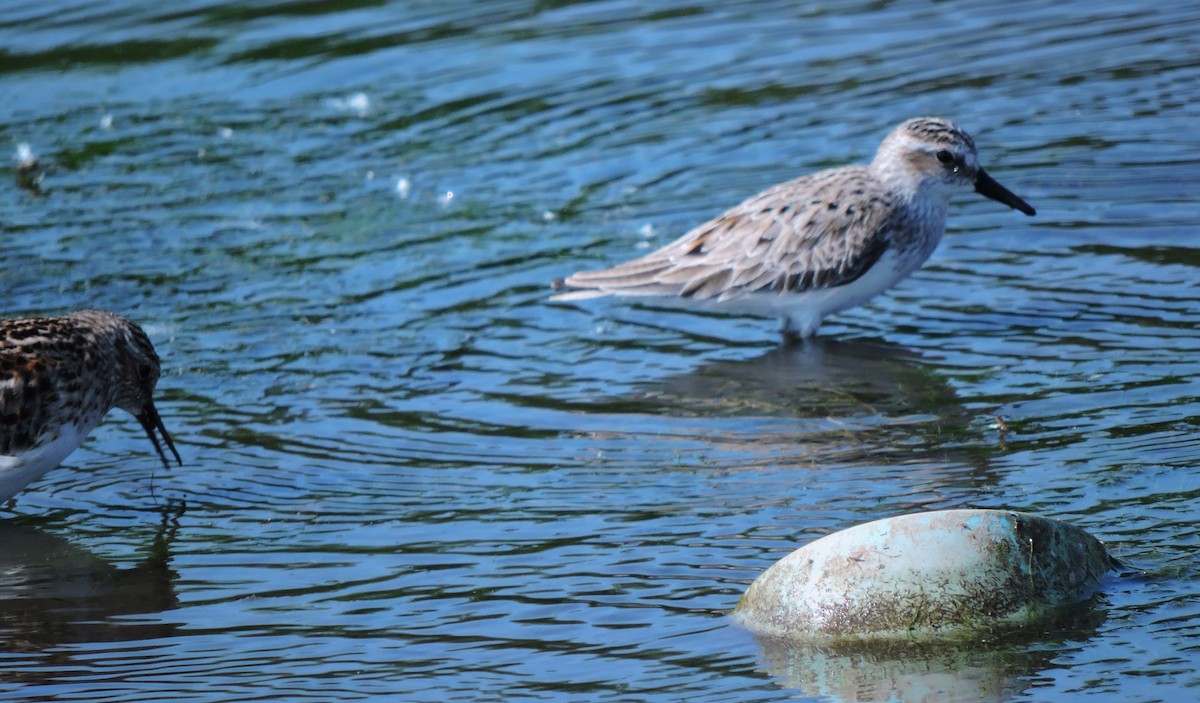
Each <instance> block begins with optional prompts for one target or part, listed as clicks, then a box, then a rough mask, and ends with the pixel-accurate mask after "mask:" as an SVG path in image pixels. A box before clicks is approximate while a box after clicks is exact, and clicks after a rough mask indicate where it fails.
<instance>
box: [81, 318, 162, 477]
mask: <svg viewBox="0 0 1200 703" xmlns="http://www.w3.org/2000/svg"><path fill="white" fill-rule="evenodd" d="M74 316H75V317H88V318H90V320H91V321H92V322H93V324H94V325H96V326H97V327H99V328H101V329H103V330H107V332H108V334H111V335H112V343H113V347H114V348H115V350H116V358H117V368H116V388H115V397H114V401H113V405H115V406H116V407H118V408H121V409H122V410H125V411H126V412H128V413H130V414H132V415H133V416H134V417H136V418H137V420H138V422H139V423H141V425H142V428H143V429H145V430H146V434H147V436H149V437H150V442H151V443H152V444H153V445H154V449H155V451H157V452H158V456H159V457H160V458H161V459H162V462H163V466H168V467H169V466H170V462H169V461H167V455H166V453H164V452H163V448H162V445H161V444H159V441H158V435H157V434H156V432H157V433H161V434H162V439H163V442H164V443H166V445H167V448H168V449H170V450H171V453H172V454H173V455H174V456H175V461H177V462H179V464H180V465H181V466H182V465H183V459H181V458H180V457H179V452H178V451H176V449H175V443H174V442H173V441H172V440H171V435H170V434H168V433H167V428H166V426H165V425H163V421H162V418H161V417H159V415H158V409H157V408H155V407H154V387H155V386H156V385H157V384H158V375H159V372H160V366H159V361H158V354H157V353H155V351H154V345H153V344H151V343H150V338H149V337H147V336H146V333H145V332H143V331H142V328H141V327H138V326H137V325H136V324H134V323H133V322H130V321H129V320H127V319H125V318H123V317H121V316H120V315H115V314H113V313H111V312H104V311H98V310H86V311H83V312H79V313H75V315H74Z"/></svg>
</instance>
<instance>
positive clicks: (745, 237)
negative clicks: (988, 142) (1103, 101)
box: [551, 117, 1035, 339]
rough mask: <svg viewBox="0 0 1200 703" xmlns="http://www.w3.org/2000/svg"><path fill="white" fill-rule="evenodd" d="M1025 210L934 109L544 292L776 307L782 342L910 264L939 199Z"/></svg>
mask: <svg viewBox="0 0 1200 703" xmlns="http://www.w3.org/2000/svg"><path fill="white" fill-rule="evenodd" d="M969 187H971V188H974V189H975V192H977V193H979V194H981V195H984V196H987V197H989V198H991V199H993V200H997V201H999V202H1002V203H1004V204H1005V205H1008V206H1009V207H1012V208H1014V209H1016V210H1020V211H1021V212H1023V213H1025V214H1026V215H1033V214H1035V212H1034V209H1033V208H1032V207H1030V206H1029V204H1028V203H1026V202H1025V201H1024V200H1022V199H1021V198H1019V197H1017V196H1016V195H1014V194H1013V193H1011V192H1010V191H1009V190H1008V189H1007V188H1005V187H1004V186H1002V185H1000V184H999V183H997V182H996V181H994V180H992V177H991V176H989V175H988V174H987V172H986V171H984V170H983V167H981V166H980V165H979V154H978V152H976V150H975V142H974V141H973V140H972V139H971V137H970V135H968V134H967V133H966V132H964V131H963V130H962V129H961V128H959V127H958V125H956V124H954V123H953V122H951V121H949V120H945V119H940V118H936V117H917V118H915V119H911V120H908V121H907V122H904V123H902V124H901V125H900V126H899V127H896V129H894V130H892V133H891V134H889V135H888V136H887V138H886V139H884V140H883V143H882V144H880V145H879V150H878V151H877V152H876V153H875V159H874V160H873V161H872V162H871V163H870V164H869V165H867V166H844V167H842V168H834V169H829V170H827V171H821V172H819V173H814V174H812V175H809V176H803V177H801V178H797V179H796V180H793V181H788V182H787V183H782V184H780V185H777V186H775V187H773V188H771V189H769V190H766V191H763V192H762V193H759V194H758V195H756V196H754V197H752V198H750V199H749V200H747V201H745V202H744V203H742V204H741V205H738V206H737V207H735V208H733V209H732V210H729V211H727V212H725V213H724V214H722V215H721V216H719V217H717V218H716V219H713V220H710V221H708V222H706V223H704V224H703V225H700V226H699V227H697V228H695V229H693V230H692V231H690V232H688V233H687V234H685V235H683V236H682V237H680V238H679V239H676V240H675V241H674V242H671V243H670V244H668V245H666V246H664V247H663V248H661V249H659V250H657V251H654V252H651V253H649V254H647V255H645V256H643V257H641V258H638V259H634V260H633V261H629V262H626V263H624V264H620V265H619V266H614V267H613V268H610V269H604V270H602V271H584V272H580V273H576V274H574V275H573V276H570V277H568V278H567V279H566V280H565V281H556V282H555V289H556V290H560V291H563V292H561V293H559V294H557V295H555V296H553V297H552V298H551V300H561V301H568V300H585V299H588V298H598V297H603V296H608V295H616V296H631V297H646V298H653V299H654V300H655V302H677V303H686V304H697V305H702V306H706V307H710V308H712V309H718V310H727V311H733V312H747V313H752V314H758V315H778V316H781V317H782V318H783V333H784V335H785V336H786V337H788V338H793V339H794V338H797V337H800V338H805V337H812V336H814V335H815V334H816V333H817V330H818V328H820V326H821V321H822V320H823V319H825V317H826V316H828V315H831V314H833V313H835V312H839V311H842V310H845V309H847V308H850V307H854V306H855V305H859V304H861V303H863V302H865V301H867V300H868V299H870V298H872V297H874V296H875V295H878V294H879V293H882V292H883V291H885V290H887V289H888V288H891V287H892V286H894V285H895V284H896V283H898V282H899V281H901V280H902V279H904V277H906V276H908V275H909V274H910V273H912V272H913V271H915V270H916V269H918V268H920V266H921V264H923V263H925V260H926V259H928V258H929V255H930V254H932V253H933V250H934V249H936V248H937V245H938V242H940V241H941V239H942V233H943V232H944V231H945V229H946V209H947V206H948V205H949V202H950V195H951V194H952V193H953V192H954V191H955V190H959V189H964V188H969Z"/></svg>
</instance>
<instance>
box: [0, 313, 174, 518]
mask: <svg viewBox="0 0 1200 703" xmlns="http://www.w3.org/2000/svg"><path fill="white" fill-rule="evenodd" d="M158 374H159V364H158V355H157V354H155V353H154V346H153V345H152V344H150V338H149V337H147V336H146V333H145V332H143V331H142V328H140V327H138V326H137V325H135V324H134V323H132V322H130V321H129V320H126V319H125V318H123V317H121V316H119V315H115V314H113V313H111V312H104V311H100V310H84V311H81V312H76V313H72V314H70V315H66V316H65V317H48V318H28V319H18V320H0V501H5V500H8V499H9V498H11V497H12V496H14V495H16V494H17V493H18V492H20V491H21V489H23V488H25V486H27V485H29V484H30V483H32V482H33V481H35V480H37V479H38V478H41V477H42V475H44V474H45V473H46V472H47V471H49V470H50V469H53V468H54V467H55V466H58V464H59V463H60V462H62V460H63V459H65V458H66V456H67V455H68V454H70V453H71V452H72V451H74V450H75V448H76V447H78V446H79V445H80V443H81V442H83V440H84V439H86V438H87V435H88V433H89V432H91V431H92V429H94V428H95V427H96V426H97V425H99V424H100V420H101V419H102V418H103V417H104V416H105V415H106V414H107V413H108V411H109V410H111V409H112V408H114V407H117V408H121V409H122V410H126V411H128V412H130V413H132V414H133V415H134V416H135V417H137V419H138V422H140V423H141V424H142V427H143V428H145V430H146V434H147V435H149V436H150V441H151V443H153V444H154V449H155V450H156V451H157V452H158V456H159V457H160V458H161V459H162V462H163V466H170V463H169V462H168V461H167V456H166V454H165V453H164V452H163V448H162V445H160V444H159V441H158V437H157V436H156V435H155V432H156V431H157V432H160V433H162V438H163V441H164V442H165V443H166V445H167V448H169V449H170V450H171V453H172V454H173V455H174V456H175V461H177V462H179V463H180V464H181V465H182V464H183V460H182V459H180V458H179V452H178V451H176V450H175V443H174V442H172V441H171V435H169V434H167V428H166V427H165V426H164V425H163V422H162V419H161V418H160V417H159V416H158V410H156V409H155V407H154V399H153V394H154V386H155V384H156V383H158Z"/></svg>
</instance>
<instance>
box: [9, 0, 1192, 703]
mask: <svg viewBox="0 0 1200 703" xmlns="http://www.w3.org/2000/svg"><path fill="white" fill-rule="evenodd" d="M127 5H128V3H124V2H116V1H113V2H107V3H105V2H66V1H63V2H55V1H51V2H46V1H42V2H29V1H27V0H16V1H15V2H8V3H6V5H5V12H4V14H3V17H0V46H2V47H4V48H3V50H0V94H2V95H3V96H4V99H3V100H0V139H2V142H0V143H2V144H4V145H6V146H5V147H4V148H5V149H7V150H10V151H12V152H15V151H16V149H17V145H18V144H21V143H27V144H28V145H29V146H30V148H31V149H32V150H33V151H34V152H35V153H36V154H37V155H38V156H39V157H40V169H39V171H38V173H37V175H38V176H39V177H40V182H39V183H37V184H35V183H33V182H32V180H31V179H28V178H27V179H24V180H21V179H19V178H18V177H17V176H16V175H15V169H12V168H11V167H10V170H9V174H10V177H9V178H8V179H7V185H6V186H4V187H0V245H2V247H3V251H4V255H3V265H2V267H0V284H2V285H3V286H4V290H5V291H6V292H7V297H6V303H7V304H6V305H5V309H4V310H3V313H4V314H5V315H6V316H17V315H32V314H51V313H61V312H63V311H67V310H72V309H77V308H81V307H89V306H90V307H101V308H109V309H113V310H116V311H120V312H122V313H124V314H126V315H128V316H130V317H131V318H133V319H135V320H137V321H139V322H140V323H142V324H143V325H144V326H145V327H146V329H147V331H148V332H149V334H150V336H151V337H152V338H153V339H154V341H155V343H156V345H157V347H158V350H159V353H160V355H161V356H162V357H163V359H164V374H163V378H162V380H161V381H160V384H159V388H160V395H161V398H162V399H161V400H160V401H159V409H160V410H161V412H162V415H163V417H164V419H165V421H166V423H167V425H168V427H169V428H170V429H171V431H172V432H173V434H174V437H175V439H176V442H177V444H178V446H179V448H180V452H181V453H182V454H183V455H184V460H185V466H184V467H183V468H179V469H172V470H171V471H169V472H164V471H163V470H162V469H161V468H159V467H158V462H157V459H156V457H154V455H153V453H152V449H151V448H150V446H149V444H148V442H147V441H146V438H145V436H144V435H142V434H141V430H140V428H139V427H138V426H137V424H136V423H135V422H133V421H132V420H131V419H130V418H128V417H126V416H123V415H119V414H117V413H114V415H113V417H112V418H110V420H109V422H108V423H106V424H105V425H104V426H102V427H101V428H100V429H99V430H97V431H96V432H95V433H94V434H93V436H92V438H91V440H90V441H89V442H88V444H87V445H86V446H85V447H84V448H82V449H81V450H79V451H77V452H76V453H75V454H73V455H72V456H71V457H70V459H69V460H68V462H67V465H66V466H64V467H61V468H60V469H58V470H56V471H54V472H51V473H50V474H49V475H47V477H46V478H45V479H44V480H42V481H41V482H40V483H38V484H37V485H35V486H34V487H32V488H31V489H30V490H28V491H26V492H25V493H23V494H22V495H20V496H18V498H17V499H16V501H15V503H13V504H12V505H10V506H9V510H8V513H7V514H6V517H5V519H4V520H3V522H2V523H0V531H3V533H4V534H3V536H2V537H0V545H2V546H3V548H4V550H5V553H4V554H0V560H2V561H3V563H4V565H5V568H4V570H3V573H4V578H3V580H2V581H0V672H2V673H0V691H2V692H3V693H4V695H5V697H6V699H7V700H21V701H35V700H36V701H55V700H90V701H107V700H121V701H131V700H161V699H163V698H167V697H170V698H171V699H172V700H180V701H206V702H208V701H245V700H250V699H264V700H412V701H422V700H436V701H445V700H456V701H458V700H462V701H486V700H586V701H593V700H622V701H625V700H630V701H632V700H638V701H664V702H665V701H677V700H680V699H683V698H687V699H689V700H694V701H700V700H712V701H725V700H734V699H736V700H739V701H767V700H784V699H794V698H797V697H798V698H800V699H802V700H803V699H807V700H812V699H816V698H817V697H819V696H822V695H831V696H833V699H834V700H843V701H849V700H872V699H881V698H894V699H909V700H911V699H915V698H917V697H918V696H920V695H924V694H925V692H927V691H928V690H930V689H932V690H936V691H940V693H938V694H936V695H937V696H938V697H939V698H940V699H943V700H952V699H960V700H1021V701H1061V700H1069V699H1083V700H1122V701H1157V700H1163V701H1175V700H1187V699H1190V698H1193V697H1194V696H1195V691H1196V690H1197V687H1198V686H1200V676H1198V675H1197V674H1196V670H1197V669H1198V668H1200V647H1198V646H1197V645H1196V641H1197V636H1198V635H1200V579H1198V578H1197V573H1196V563H1197V562H1196V556H1195V554H1196V550H1197V547H1200V528H1197V525H1198V524H1200V507H1197V503H1198V501H1197V498H1200V468H1197V463H1198V462H1197V458H1198V457H1200V439H1198V434H1197V426H1198V425H1200V383H1198V382H1197V381H1196V380H1195V379H1196V376H1197V372H1198V371H1200V361H1198V360H1197V359H1194V358H1192V356H1191V355H1192V354H1195V353H1196V352H1197V351H1198V350H1200V332H1198V331H1197V322H1198V321H1200V275H1198V272H1197V267H1200V253H1198V250H1196V249H1193V248H1192V247H1193V246H1194V241H1195V240H1196V235H1197V234H1198V233H1200V226H1198V225H1197V222H1200V204H1198V203H1197V199H1196V197H1195V195H1196V189H1195V183H1197V182H1198V180H1200V166H1198V165H1197V164H1198V163H1200V161H1198V159H1197V141H1196V128H1195V125H1197V124H1200V101H1197V99H1196V96H1197V93H1198V89H1200V39H1198V38H1197V37H1200V5H1196V4H1194V3H1175V4H1172V5H1171V6H1170V8H1169V9H1163V8H1153V7H1149V6H1147V7H1145V8H1137V7H1132V8H1131V7H1130V6H1129V5H1128V4H1126V3H1117V2H1107V3H1094V4H1092V5H1089V6H1086V7H1084V6H1079V5H1072V6H1063V7H1061V8H1058V9H1055V8H1048V7H1044V6H1042V4H1040V3H1038V4H1035V3H1016V4H1013V3H1007V4H1003V5H999V6H997V5H996V4H995V3H983V2H961V3H939V4H935V5H927V4H925V3H916V2H890V3H865V2H864V3H838V4H826V5H819V4H816V5H802V6H797V5H796V4H795V3H788V2H773V1H764V2H753V3H751V2H741V3H721V4H714V6H713V7H707V6H705V5H702V4H689V3H674V2H661V3H653V5H651V6H649V7H653V9H652V10H651V9H647V7H648V6H647V5H646V4H645V3H631V2H619V1H613V2H574V3H572V2H539V3H533V2H507V1H497V2H489V3H468V2H458V3H453V2H452V3H445V2H438V3H433V2H408V3H386V2H377V1H373V0H372V1H364V0H344V1H341V2H335V1H319V0H318V1H307V2H299V1H297V2H274V3H248V2H247V3H216V2H197V1H190V2H189V1H185V2H179V3H171V4H160V3H140V4H137V5H136V6H135V7H132V8H130V7H128V6H127ZM926 113H933V114H942V115H946V116H949V117H953V118H954V119H956V120H957V121H959V122H960V123H961V124H962V125H963V126H964V127H966V128H967V129H968V130H970V131H971V132H972V133H973V134H974V136H975V138H976V141H977V143H978V144H979V145H980V149H981V152H982V156H983V158H984V161H985V163H986V164H988V167H989V171H990V172H991V173H992V174H993V175H994V176H996V178H997V179H998V180H1000V181H1001V182H1002V183H1004V184H1005V185H1007V186H1008V187H1009V188H1010V189H1012V190H1013V191H1014V192H1016V193H1018V194H1020V195H1021V196H1023V197H1025V198H1026V199H1027V200H1029V201H1030V202H1031V203H1032V204H1033V205H1034V206H1035V207H1037V209H1038V216H1037V217H1036V218H1025V217H1023V216H1021V215H1019V214H1017V213H1014V212H1012V211H1009V210H1007V209H1006V208H1004V207H1002V206H999V205H998V204H997V203H994V202H990V201H986V200H983V199H980V198H977V197H975V196H969V195H965V194H964V195H963V196H961V197H960V198H959V199H958V200H957V201H956V202H955V204H954V205H953V206H952V213H951V220H950V232H949V234H948V236H947V238H946V240H945V241H944V242H943V244H942V246H941V248H940V249H939V251H938V253H937V254H935V256H934V258H933V259H932V260H931V262H930V263H929V264H928V265H927V266H926V267H925V268H924V269H923V270H921V271H920V272H918V273H917V274H916V275H915V276H914V277H913V278H912V279H910V280H909V281H907V282H906V283H905V284H903V285H902V286H901V287H900V288H899V289H897V290H895V291H893V292H892V293H890V294H889V295H886V296H884V297H882V298H879V299H877V300H876V301H874V302H873V303H871V304H870V305H868V306H866V307H863V308H860V309H857V310H854V311H851V312H848V313H846V314H843V315H841V316H838V317H836V318H834V319H832V320H830V321H829V323H827V325H826V327H825V328H824V339H823V342H822V343H821V344H819V345H817V346H815V347H813V348H808V349H799V350H786V349H782V348H780V346H779V344H778V340H777V336H776V333H775V324H776V323H775V322H774V321H771V320H760V319H752V318H741V317H731V316H721V315H715V314H707V313H699V312H683V311H662V310H655V309H651V308H646V307H638V306H632V305H625V304H613V305H595V306H583V305H571V306H561V305H551V304H548V303H547V302H546V297H547V294H548V282H549V281H550V280H552V279H553V278H555V277H557V276H561V275H564V274H566V273H570V272H571V271H574V270H577V269H580V268H588V267H598V266H603V265H607V264H611V263H615V262H618V261H621V260H624V259H626V258H629V257H631V256H633V255H635V254H637V253H638V252H640V251H642V250H644V249H645V248H646V247H649V246H655V245H658V244H662V243H665V242H666V241H669V240H670V239H671V238H672V237H674V236H676V235H677V234H679V233H681V232H682V231H684V230H686V229H687V228H688V227H690V226H692V225H694V224H697V223H699V222H701V221H703V220H704V219H706V218H708V217H710V216H712V215H714V214H716V213H718V212H719V211H721V210H722V209H724V208H726V207H729V206H731V205H734V204H736V203H737V202H738V201H739V200H740V199H742V198H744V197H746V196H748V195H750V194H752V193H754V192H756V191H758V190H760V189H762V188H764V187H766V186H768V185H771V184H773V183H777V182H780V181H783V180H786V179H789V178H792V177H794V176H796V175H798V174H800V173H804V172H807V171H810V170H813V169H817V168H822V167H826V166H830V165H835V164H840V163H845V162H850V161H856V160H865V159H867V158H869V157H870V155H871V153H872V152H873V150H874V148H875V146H876V145H877V143H878V141H879V139H880V138H882V136H883V135H884V134H885V133H886V132H887V131H888V130H889V129H890V128H891V127H892V126H893V125H894V124H895V123H897V122H899V121H900V120H902V119H904V118H906V117H909V116H913V115H917V114H926ZM997 416H1000V417H1001V418H1003V422H1004V425H1005V426H1006V427H1007V431H1003V430H1002V429H1001V426H1000V423H998V422H997V420H996V417H997ZM181 501H186V506H187V507H186V512H184V513H183V514H182V515H179V516H178V517H177V518H175V517H174V516H175V515H176V514H177V513H178V508H179V505H180V502H181ZM958 507H1008V508H1016V509H1023V510H1031V511H1035V512H1039V513H1045V514H1049V515H1054V516H1059V517H1062V518H1064V519H1068V520H1070V521H1071V522H1073V523H1075V524H1078V525H1080V526H1082V527H1084V528H1086V529H1088V530H1089V531H1091V532H1092V533H1094V534H1096V535H1097V536H1099V537H1101V538H1102V539H1104V540H1105V541H1106V542H1107V543H1108V544H1109V546H1110V548H1111V549H1112V550H1113V551H1114V553H1116V554H1117V555H1118V556H1119V557H1120V558H1121V559H1122V560H1124V561H1125V562H1126V563H1127V564H1129V565H1130V566H1131V568H1132V569H1134V570H1138V571H1140V572H1142V573H1141V574H1140V575H1136V576H1132V575H1126V576H1124V577H1121V578H1119V579H1114V581H1113V582H1112V583H1111V584H1109V585H1108V587H1107V588H1106V589H1105V593H1104V595H1103V596H1102V597H1101V598H1100V599H1099V600H1098V602H1097V603H1096V604H1095V607H1094V608H1093V609H1092V611H1091V612H1090V613H1089V617H1087V618H1085V621H1084V622H1083V623H1073V624H1071V625H1070V626H1069V627H1068V626H1064V627H1060V628H1051V629H1049V631H1048V632H1045V633H1044V634H1041V635H1039V636H1035V637H1030V638H1022V639H1020V640H1019V641H1004V640H1001V641H996V642H989V643H981V644H980V645H979V647H978V648H970V647H968V648H964V649H963V650H960V651H952V652H946V651H931V652H919V651H911V650H910V651H901V652H894V653H889V652H880V651H871V652H855V651H851V652H845V651H840V652H820V651H813V650H803V651H786V650H780V649H779V648H773V647H770V646H765V645H762V644H760V643H758V642H756V641H755V640H754V639H752V638H751V637H750V636H749V635H747V634H746V633H744V632H742V631H740V630H738V629H737V628H735V627H733V626H732V625H730V624H729V622H728V621H727V619H726V618H725V617H724V614H725V613H726V612H727V611H728V610H729V609H731V608H732V607H733V605H734V604H735V603H736V602H737V598H738V596H739V595H740V594H741V592H742V591H743V590H744V588H745V586H746V585H747V584H748V583H749V582H750V581H751V580H752V579H753V578H754V577H755V576H756V575H757V574H758V573H759V572H761V570H762V569H764V568H766V567H767V566H769V565H770V564H771V563H773V561H774V560H776V559H778V558H779V557H781V556H782V555H784V554H786V553H787V552H788V551H790V550H791V549H793V548H795V547H797V546H799V545H801V544H803V543H805V542H806V541H808V540H811V539H812V538H814V537H817V536H820V535H822V534H827V533H829V532H832V531H835V530H838V529H841V528H844V527H847V526H850V525H852V524H855V523H858V522H862V521H865V520H868V519H874V518H877V517H885V516H888V515H896V514H901V513H905V512H912V511H916V510H924V509H935V508H958ZM847 672H850V673H849V674H848V673H847ZM847 676H850V677H851V678H847ZM855 676H857V677H860V678H857V679H855V678H852V677H855Z"/></svg>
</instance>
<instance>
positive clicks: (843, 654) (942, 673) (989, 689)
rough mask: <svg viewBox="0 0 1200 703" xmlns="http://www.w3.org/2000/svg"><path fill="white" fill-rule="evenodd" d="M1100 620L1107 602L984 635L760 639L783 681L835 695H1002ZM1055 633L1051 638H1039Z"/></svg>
mask: <svg viewBox="0 0 1200 703" xmlns="http://www.w3.org/2000/svg"><path fill="white" fill-rule="evenodd" d="M1103 621H1104V611H1103V610H1102V609H1098V608H1094V607H1089V606H1088V605H1080V606H1075V607H1072V608H1069V609H1066V610H1064V611H1063V612H1062V613H1060V614H1059V616H1058V617H1056V618H1052V619H1050V620H1049V621H1046V622H1042V623H1040V625H1039V627H1038V628H1030V629H1025V630H1021V631H1019V632H1014V633H1008V634H1006V635H1004V636H1003V637H1002V638H999V639H996V640H992V641H987V642H975V641H966V640H953V641H945V642H922V643H918V642H895V641H887V642H867V641H855V642H842V643H836V642H823V643H807V642H789V641H782V640H774V639H769V638H758V643H759V645H760V646H761V647H762V650H763V659H762V661H763V665H764V668H765V669H766V670H767V671H768V673H770V674H771V675H772V676H775V677H777V678H778V679H779V680H780V681H779V683H780V684H781V685H783V686H786V687H788V688H793V689H797V690H799V691H802V692H804V693H805V694H807V695H819V696H827V697H829V698H830V699H832V700H833V701H837V702H838V703H877V702H878V703H882V702H885V701H894V702H897V703H908V702H910V701H939V702H940V703H956V702H961V703H981V702H982V703H987V702H991V701H995V702H996V703H999V702H1001V701H1007V700H1011V699H1012V697H1013V696H1014V695H1016V694H1019V693H1020V692H1021V691H1023V690H1024V689H1025V688H1026V687H1027V686H1028V685H1029V684H1028V682H1029V679H1030V677H1031V676H1033V675H1034V674H1036V673H1037V672H1042V671H1045V670H1046V669H1049V668H1053V667H1054V664H1053V661H1054V659H1056V658H1058V657H1061V656H1062V655H1063V651H1064V649H1067V648H1070V642H1082V641H1084V640H1086V639H1088V638H1089V637H1091V636H1092V635H1093V634H1094V633H1095V631H1096V629H1097V628H1099V627H1100V625H1101V624H1102V623H1103ZM1050 633H1054V634H1053V635H1051V634H1050ZM1051 638H1053V639H1054V640H1055V643H1054V646H1044V645H1042V644H1039V642H1042V643H1044V642H1045V641H1046V640H1049V639H1051Z"/></svg>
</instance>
